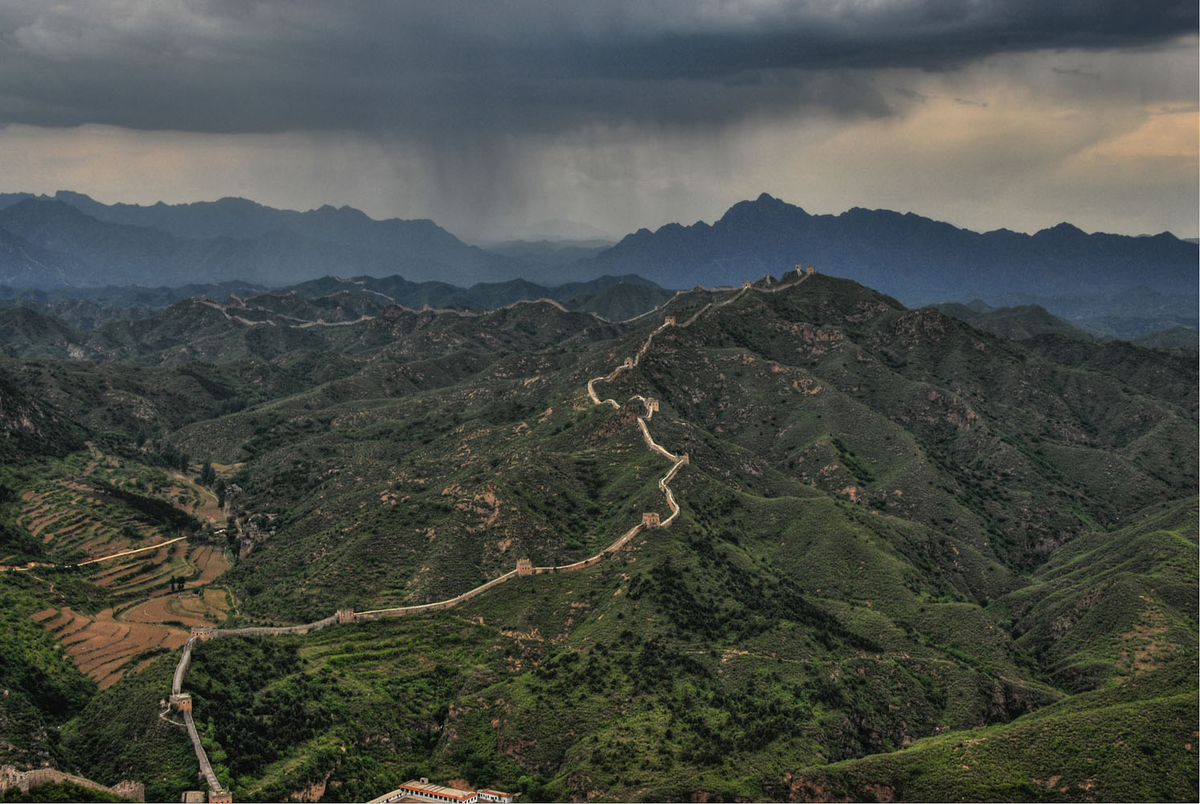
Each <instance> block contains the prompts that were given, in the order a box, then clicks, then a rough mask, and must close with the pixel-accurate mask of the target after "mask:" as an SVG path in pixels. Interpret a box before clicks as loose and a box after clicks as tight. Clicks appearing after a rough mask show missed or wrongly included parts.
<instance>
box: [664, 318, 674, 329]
mask: <svg viewBox="0 0 1200 804" xmlns="http://www.w3.org/2000/svg"><path fill="white" fill-rule="evenodd" d="M663 323H664V324H666V325H667V326H668V327H673V326H675V316H673V315H669V316H667V317H666V318H664V319H663Z"/></svg>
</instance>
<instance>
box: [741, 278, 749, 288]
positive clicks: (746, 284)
mask: <svg viewBox="0 0 1200 804" xmlns="http://www.w3.org/2000/svg"><path fill="white" fill-rule="evenodd" d="M742 287H744V288H749V287H750V280H749V279H747V280H745V281H744V282H742Z"/></svg>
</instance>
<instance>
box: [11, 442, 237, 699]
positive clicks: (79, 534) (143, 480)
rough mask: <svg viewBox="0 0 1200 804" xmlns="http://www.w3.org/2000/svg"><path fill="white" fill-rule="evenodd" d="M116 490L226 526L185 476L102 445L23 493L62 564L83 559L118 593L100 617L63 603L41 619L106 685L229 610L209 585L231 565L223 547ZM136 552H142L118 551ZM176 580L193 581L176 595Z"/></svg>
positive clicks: (36, 530) (30, 520) (98, 580)
mask: <svg viewBox="0 0 1200 804" xmlns="http://www.w3.org/2000/svg"><path fill="white" fill-rule="evenodd" d="M105 484H107V485H105ZM113 488H115V489H119V490H124V491H129V492H131V493H133V494H138V495H143V496H145V497H147V498H150V499H153V500H158V501H162V502H167V503H170V504H171V505H172V506H174V507H176V508H178V509H182V510H185V511H188V512H189V513H191V514H193V515H195V516H199V517H202V518H204V519H207V520H209V521H210V522H222V523H223V522H224V516H223V512H222V511H221V510H220V509H219V508H218V507H217V505H216V497H215V495H213V494H212V492H210V491H208V490H207V489H204V488H202V487H200V486H198V485H197V484H195V483H194V482H192V481H191V480H190V479H188V478H187V477H186V476H184V475H183V474H180V473H177V472H172V473H167V472H164V471H163V470H161V469H157V468H155V467H150V466H146V465H143V464H139V463H135V462H131V461H120V460H117V459H116V458H112V457H109V456H105V455H103V454H102V453H99V452H98V451H96V450H94V449H93V450H92V451H91V452H90V453H83V454H76V455H72V456H69V457H68V458H66V459H64V460H63V461H61V462H59V463H58V464H56V465H55V466H53V467H50V471H48V472H47V473H46V474H45V475H42V476H40V477H38V476H35V477H33V478H31V482H30V483H29V486H28V487H27V488H25V489H24V490H23V491H22V493H21V494H20V497H19V506H20V508H19V512H18V513H17V517H16V521H17V524H18V525H19V526H20V527H23V528H25V529H27V530H28V531H29V532H30V533H31V534H33V535H34V537H35V538H37V539H38V540H39V541H41V542H42V543H43V544H44V545H45V546H46V549H47V552H48V558H49V559H51V560H52V562H54V563H58V564H72V563H76V562H79V563H82V564H83V566H81V567H80V568H79V569H80V572H81V573H82V574H83V575H84V577H86V578H87V580H88V581H90V582H91V583H94V584H96V585H97V586H99V587H103V588H104V589H106V590H107V591H108V592H109V593H110V594H111V595H112V596H113V597H112V598H111V599H112V601H113V606H112V607H110V608H105V609H103V610H102V611H100V612H98V613H96V614H94V615H89V614H85V613H83V612H80V611H77V610H75V609H72V608H71V607H70V606H62V607H61V608H59V607H55V608H47V609H43V610H42V611H39V612H37V613H36V614H35V615H34V617H33V619H34V620H35V621H37V622H39V623H41V624H42V625H43V626H44V627H45V628H46V629H47V630H49V631H50V632H51V633H52V634H53V635H54V636H55V637H56V638H57V639H58V640H59V642H60V643H61V644H62V646H63V648H64V649H65V651H66V653H67V655H69V656H70V657H71V658H72V659H73V660H74V662H75V664H76V666H77V667H78V668H79V669H80V670H81V671H82V672H83V673H85V674H86V675H88V676H89V677H91V678H92V679H93V680H95V681H96V683H97V684H98V685H99V686H100V687H102V688H104V687H108V686H111V685H112V684H113V683H115V682H116V681H117V679H119V678H120V677H121V676H122V675H123V674H124V673H125V672H128V671H129V670H130V669H133V668H137V667H140V666H142V665H144V664H145V663H147V662H149V661H151V660H152V659H153V656H155V655H157V654H158V653H160V652H162V651H165V650H170V649H174V648H177V647H179V646H180V645H182V644H183V643H184V642H185V641H186V639H187V633H188V629H190V628H191V626H193V625H215V624H219V623H220V622H222V621H223V620H224V619H225V616H226V613H227V611H228V609H229V598H228V595H227V593H226V592H225V590H223V589H212V588H209V585H210V584H211V583H212V582H213V581H215V580H216V579H217V578H218V577H220V575H221V574H222V573H224V572H225V571H226V570H227V569H229V567H230V561H229V559H228V558H227V557H225V555H224V554H223V551H222V548H221V547H220V546H219V545H216V544H207V543H193V542H191V541H189V539H191V538H193V537H192V536H189V537H188V538H181V537H180V535H179V534H178V533H177V532H173V531H172V530H171V529H170V528H168V527H164V526H162V525H159V524H155V522H154V520H153V519H151V520H148V519H147V517H146V516H145V515H144V513H141V512H139V511H138V510H137V508H136V506H131V505H129V504H126V502H123V500H122V498H121V496H120V494H119V493H117V494H114V495H110V494H109V493H106V491H105V489H113ZM145 548H150V549H145ZM126 551H134V552H133V554H132V555H118V554H121V553H124V552H126ZM0 559H2V557H0ZM172 578H181V579H186V588H187V589H188V592H187V593H184V594H171V593H169V592H168V589H169V587H170V584H171V579H172ZM52 588H53V587H51V589H52Z"/></svg>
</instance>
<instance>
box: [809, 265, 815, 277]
mask: <svg viewBox="0 0 1200 804" xmlns="http://www.w3.org/2000/svg"><path fill="white" fill-rule="evenodd" d="M816 272H817V266H815V265H810V266H808V271H807V273H808V275H809V276H812V275H813V274H815V273H816Z"/></svg>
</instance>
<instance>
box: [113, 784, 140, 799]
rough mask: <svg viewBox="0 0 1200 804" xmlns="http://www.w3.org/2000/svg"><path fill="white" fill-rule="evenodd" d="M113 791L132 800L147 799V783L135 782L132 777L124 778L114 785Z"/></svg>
mask: <svg viewBox="0 0 1200 804" xmlns="http://www.w3.org/2000/svg"><path fill="white" fill-rule="evenodd" d="M112 791H113V792H114V793H116V794H117V795H118V796H120V797H121V798H127V799H129V800H130V801H145V800H146V785H144V784H142V783H141V782H134V781H131V780H130V779H122V780H121V781H119V782H117V783H116V784H114V785H113V786H112Z"/></svg>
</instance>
